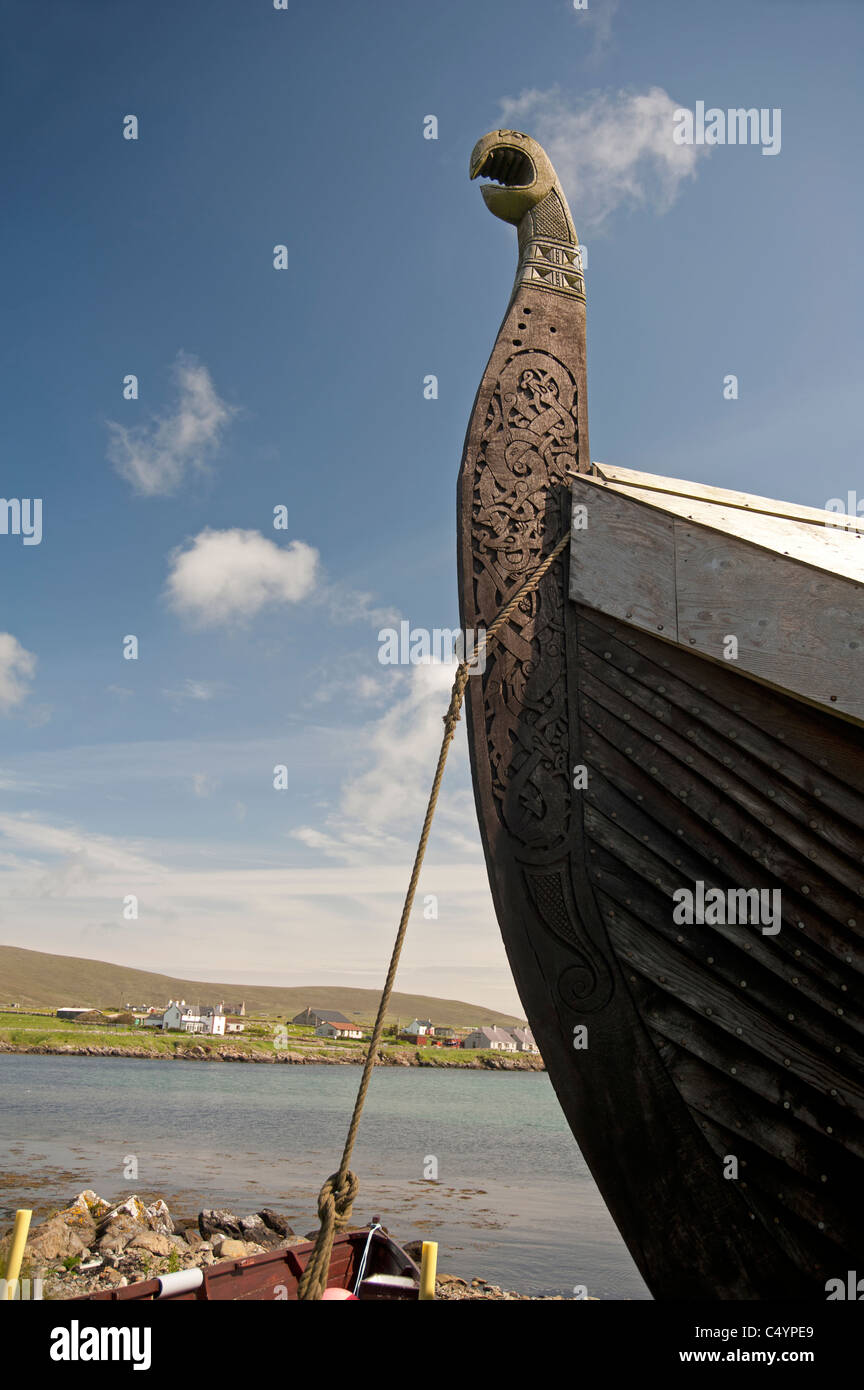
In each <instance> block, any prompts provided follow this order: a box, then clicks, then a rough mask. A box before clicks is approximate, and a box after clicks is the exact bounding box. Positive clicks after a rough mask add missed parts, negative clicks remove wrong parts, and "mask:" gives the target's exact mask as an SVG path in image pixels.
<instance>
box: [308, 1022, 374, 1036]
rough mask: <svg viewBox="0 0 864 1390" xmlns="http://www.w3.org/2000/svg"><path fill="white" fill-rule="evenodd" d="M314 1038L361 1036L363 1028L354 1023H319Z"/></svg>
mask: <svg viewBox="0 0 864 1390" xmlns="http://www.w3.org/2000/svg"><path fill="white" fill-rule="evenodd" d="M315 1036H316V1038H362V1036H363V1030H362V1028H358V1027H357V1024H356V1023H320V1024H319V1025H318V1027H317V1028H316V1029H315Z"/></svg>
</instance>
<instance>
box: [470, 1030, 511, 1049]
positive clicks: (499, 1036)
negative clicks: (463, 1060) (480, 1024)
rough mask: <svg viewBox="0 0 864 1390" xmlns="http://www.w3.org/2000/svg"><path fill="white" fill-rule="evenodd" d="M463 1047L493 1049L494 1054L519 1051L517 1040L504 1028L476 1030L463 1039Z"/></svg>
mask: <svg viewBox="0 0 864 1390" xmlns="http://www.w3.org/2000/svg"><path fill="white" fill-rule="evenodd" d="M462 1046H463V1047H483V1048H491V1049H492V1051H493V1052H516V1051H518V1048H517V1044H516V1040H515V1038H512V1037H511V1036H510V1034H509V1033H507V1032H505V1031H504V1029H503V1028H475V1029H474V1031H473V1032H472V1033H469V1034H468V1036H467V1037H465V1038H463V1039H462Z"/></svg>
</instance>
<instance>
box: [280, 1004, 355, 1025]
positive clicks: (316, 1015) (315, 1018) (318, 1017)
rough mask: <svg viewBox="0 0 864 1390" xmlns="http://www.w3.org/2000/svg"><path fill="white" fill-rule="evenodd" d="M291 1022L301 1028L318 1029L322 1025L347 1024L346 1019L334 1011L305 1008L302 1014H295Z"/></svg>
mask: <svg viewBox="0 0 864 1390" xmlns="http://www.w3.org/2000/svg"><path fill="white" fill-rule="evenodd" d="M291 1022H292V1023H296V1024H298V1025H300V1026H301V1027H302V1026H303V1025H305V1026H306V1027H307V1028H318V1027H319V1026H320V1025H321V1024H322V1023H347V1022H348V1019H347V1018H346V1017H345V1015H344V1014H340V1013H339V1012H338V1011H337V1010H336V1009H310V1008H306V1009H304V1010H303V1012H302V1014H297V1015H296V1017H295V1018H292V1020H291Z"/></svg>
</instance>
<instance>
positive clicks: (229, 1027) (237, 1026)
mask: <svg viewBox="0 0 864 1390" xmlns="http://www.w3.org/2000/svg"><path fill="white" fill-rule="evenodd" d="M245 1028H246V1024H245V1023H244V1022H243V1020H242V1018H240V1017H239V1016H238V1015H237V1014H226V1015H225V1032H226V1033H242V1032H244V1030H245Z"/></svg>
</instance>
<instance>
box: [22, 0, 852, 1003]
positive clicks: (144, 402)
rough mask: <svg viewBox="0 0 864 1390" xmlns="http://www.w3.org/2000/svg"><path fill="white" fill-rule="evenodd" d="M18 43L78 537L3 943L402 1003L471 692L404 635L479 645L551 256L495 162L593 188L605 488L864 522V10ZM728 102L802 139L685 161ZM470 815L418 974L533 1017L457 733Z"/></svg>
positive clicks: (239, 21)
mask: <svg viewBox="0 0 864 1390" xmlns="http://www.w3.org/2000/svg"><path fill="white" fill-rule="evenodd" d="M0 13H2V17H3V21H4V31H5V39H6V42H5V44H4V49H5V52H4V55H3V59H2V62H3V80H2V91H3V97H2V106H3V109H2V122H3V130H4V132H5V137H6V138H5V141H4V146H5V149H4V153H3V164H4V169H3V183H4V188H5V189H6V198H5V200H4V201H5V203H6V207H5V215H4V218H3V229H2V248H0V250H2V259H3V266H4V270H5V277H4V280H5V284H4V295H3V299H4V309H3V322H4V332H3V335H2V352H3V363H2V383H3V385H2V391H3V398H4V399H3V406H4V412H3V413H4V419H5V422H6V429H5V432H4V434H5V438H4V443H3V456H2V489H0V491H2V492H3V494H4V495H5V497H7V498H23V497H30V498H33V497H39V498H41V499H42V501H43V538H42V541H41V544H39V545H31V546H25V545H24V544H23V543H22V538H21V537H18V536H13V535H0V583H2V590H0V592H2V611H0V736H2V753H0V895H2V896H0V940H3V941H5V942H7V943H10V944H15V945H21V946H29V947H33V948H36V949H42V950H50V951H58V952H63V953H67V954H71V955H76V954H77V955H89V956H94V957H99V958H103V959H108V960H114V961H118V962H121V963H128V964H129V965H134V966H141V967H144V968H152V969H160V970H172V971H177V972H178V973H186V974H190V975H198V976H207V975H209V976H211V977H212V978H222V979H236V980H238V981H240V980H243V979H249V980H253V979H254V980H258V981H262V982H273V983H285V984H295V983H297V984H300V983H315V982H324V981H328V982H331V983H345V984H358V985H364V986H370V987H371V986H375V985H377V984H378V983H379V981H380V979H381V977H382V974H383V970H384V964H385V962H386V957H387V954H388V951H389V942H390V939H391V937H392V933H393V931H394V929H395V922H396V920H397V919H398V915H399V910H400V906H401V897H402V893H403V891H404V886H405V882H406V880H407V876H408V872H409V869H410V861H411V855H412V852H413V840H414V839H415V837H416V833H417V830H418V828H419V822H420V818H421V816H422V807H423V802H424V799H425V795H426V790H427V784H428V779H429V777H430V775H431V768H432V759H433V758H434V752H435V745H436V743H437V740H438V738H439V736H440V729H441V724H440V716H441V713H442V712H443V709H444V708H445V707H446V691H447V687H448V685H449V672H448V671H447V670H446V669H443V668H440V667H427V668H411V667H404V668H393V667H383V666H381V665H380V663H379V662H378V659H377V657H378V631H379V629H380V628H381V626H382V625H384V624H386V623H387V622H389V621H391V620H392V619H394V618H407V619H408V620H410V622H411V624H412V625H413V626H416V627H421V626H422V627H436V626H437V627H453V626H455V624H456V588H455V487H456V474H457V469H458V465H459V458H460V453H461V447H462V440H463V436H464V431H465V427H466V424H467V420H468V417H469V414H470V411H471V405H472V401H473V397H474V393H475V391H476V388H477V384H478V381H479V379H480V376H481V373H482V370H483V367H484V365H485V362H486V358H487V356H488V354H489V351H490V349H491V346H492V343H493V341H494V338H495V335H496V333H497V328H498V324H499V322H500V319H501V316H502V313H503V310H504V307H505V305H506V301H507V298H508V295H509V290H510V285H511V282H512V276H513V271H514V268H515V236H514V234H513V232H512V229H511V228H508V227H506V226H505V225H504V224H502V223H499V222H497V221H496V220H494V219H493V218H490V216H489V214H488V213H487V211H486V210H485V208H484V206H483V203H482V200H481V198H480V196H479V193H478V191H477V188H476V186H475V185H472V184H470V183H469V181H468V177H467V160H468V155H469V153H470V150H471V148H472V146H473V144H474V142H475V141H476V140H477V138H478V137H479V136H480V135H482V134H483V133H484V132H485V131H487V130H489V129H491V128H494V127H496V126H498V125H500V124H502V123H505V124H512V125H514V126H516V127H517V128H521V129H524V130H526V131H527V132H528V133H529V134H533V135H535V136H536V137H537V138H539V139H541V141H543V142H544V143H545V144H546V146H547V148H548V149H549V151H550V153H551V154H552V157H553V159H554V160H555V162H556V164H557V167H558V169H559V173H560V174H561V177H562V180H563V182H564V184H565V187H566V190H567V193H568V196H569V200H570V204H571V208H572V212H573V216H574V220H575V223H576V226H577V229H578V230H579V232H580V237H581V238H582V239H583V240H584V241H585V243H586V245H587V248H588V269H587V277H586V278H587V286H588V341H589V415H590V422H591V444H592V450H593V454H594V457H595V459H598V460H603V461H606V462H609V463H615V464H619V465H622V466H625V467H633V468H640V469H644V470H647V471H649V472H657V473H665V474H668V475H672V476H677V477H689V478H694V479H699V480H702V481H705V482H709V483H713V484H716V485H719V486H729V487H741V488H745V489H747V490H749V491H754V492H760V493H763V494H766V495H769V496H776V497H782V498H787V499H789V500H793V501H798V502H804V503H810V504H811V505H815V506H824V505H825V503H826V501H827V500H828V499H829V498H831V497H835V496H840V497H845V496H846V494H847V492H848V491H850V490H852V491H855V492H856V493H857V495H858V496H860V497H861V498H862V500H864V478H862V476H861V464H860V459H861V448H860V432H861V431H860V414H861V412H860V408H859V398H860V389H861V388H860V383H861V379H862V363H861V356H862V353H861V333H860V302H861V297H860V289H861V283H860V282H861V271H860V268H859V267H860V252H859V246H858V242H859V239H860V238H859V229H860V227H861V226H862V225H864V216H862V214H864V208H862V191H861V180H860V175H859V172H858V171H859V169H860V167H861V148H860V145H861V139H860V134H859V131H860V119H859V103H858V90H859V77H860V64H861V57H862V36H864V9H862V7H861V6H860V4H858V3H854V0H850V3H838V0H826V3H820V4H818V5H817V4H814V3H807V2H806V0H741V2H740V3H736V0H729V2H727V3H725V4H723V5H722V6H720V5H711V4H702V5H693V3H692V0H680V3H679V2H678V0H674V2H673V0H655V3H653V4H651V5H650V6H649V5H645V4H642V3H639V2H638V0H620V3H614V0H589V6H588V9H587V10H583V11H576V10H574V7H573V5H572V3H571V0H536V3H534V4H532V5H531V6H530V7H526V6H525V5H524V4H522V3H516V0H495V3H494V4H493V3H492V0H438V3H435V4H433V5H428V4H420V3H416V0H400V3H390V0H375V3H374V5H367V6H358V5H355V4H349V3H346V2H345V0H337V3H333V4H330V5H328V6H322V5H319V4H313V3H310V0H289V3H288V8H287V10H285V11H281V10H280V11H277V10H275V9H274V8H273V4H272V0H242V3H241V2H240V0H230V2H229V0H206V3H205V0H184V3H177V2H176V0H173V2H172V3H168V0H150V3H148V4H147V5H140V4H137V3H131V0H112V2H111V3H110V4H106V3H80V2H79V0H43V3H41V4H40V5H39V6H33V5H32V4H25V3H13V2H12V0H6V3H3V4H2V5H0ZM526 14H527V15H530V18H529V19H526ZM697 101H704V102H705V103H706V105H707V106H709V107H710V106H715V107H718V108H721V109H727V108H732V107H739V106H744V107H757V108H767V109H771V110H773V109H774V108H780V110H781V111H782V147H781V150H780V153H779V154H777V155H776V156H773V157H766V156H764V155H763V154H762V153H761V151H760V149H759V148H758V147H750V146H747V147H744V146H731V145H727V146H722V145H721V146H718V147H716V148H712V149H707V148H705V147H702V148H700V149H695V148H693V147H690V148H688V149H681V148H676V147H674V145H673V143H672V121H671V116H672V113H673V112H674V110H675V109H676V108H678V107H688V108H693V107H694V106H695V104H696V102H697ZM128 114H134V115H136V116H137V117H138V121H139V132H138V135H139V138H138V139H137V140H134V141H133V140H125V139H124V138H123V119H124V117H125V116H126V115H128ZM429 114H434V115H435V116H436V117H437V120H438V139H437V140H427V139H424V138H423V125H424V117H426V116H427V115H429ZM278 244H284V245H285V246H287V248H288V266H287V269H285V270H276V269H274V267H273V248H274V246H275V245H278ZM129 373H134V374H135V375H136V376H137V377H138V380H139V398H138V399H137V400H124V399H123V380H124V377H125V376H126V375H127V374H129ZM430 373H431V374H435V375H436V376H437V377H438V382H439V394H438V398H437V399H436V400H427V399H424V395H423V379H424V377H425V376H427V375H428V374H430ZM730 373H734V374H735V375H736V376H737V377H738V380H739V398H738V399H737V400H734V401H730V400H725V399H724V396H723V378H724V376H726V375H727V374H730ZM277 506H284V507H285V508H286V517H287V524H286V529H283V530H274V527H273V516H274V507H277ZM862 510H864V506H862ZM128 634H134V635H136V636H137V638H138V640H139V655H138V659H137V660H136V661H128V660H124V658H123V638H124V637H125V636H126V635H128ZM276 764H284V765H285V766H286V768H287V769H288V787H287V789H286V790H284V791H276V790H274V787H273V768H274V766H275V765H276ZM446 785H447V791H446V796H445V799H444V803H443V805H442V811H441V818H440V823H439V828H438V830H437V832H436V834H435V836H434V838H433V842H432V844H431V847H430V853H429V867H428V869H427V872H426V874H425V876H424V881H423V884H422V885H421V893H424V894H425V893H428V894H435V895H436V896H437V898H438V917H437V919H431V918H430V919H425V920H424V918H423V914H422V910H418V911H417V912H416V913H415V918H416V920H415V922H414V926H413V928H412V932H411V935H410V938H409V943H408V946H407V947H406V952H405V956H404V967H403V970H402V972H401V975H400V984H401V985H402V986H403V988H406V989H412V990H418V991H420V990H422V991H424V992H427V993H432V994H439V995H446V996H450V997H453V996H457V997H462V998H469V999H475V1000H477V1001H478V1002H484V1003H488V1004H497V1005H499V1006H500V1007H502V1008H512V1009H514V1010H518V1003H517V1000H516V995H515V991H514V989H513V986H512V982H511V980H510V975H509V970H508V968H507V964H506V959H505V957H504V952H503V948H502V947H501V945H500V941H499V938H498V933H497V928H496V926H495V922H494V917H493V914H492V909H491V904H490V900H489V896H488V890H487V888H486V883H485V874H484V870H483V867H482V859H481V854H480V849H479V841H478V836H477V831H476V826H475V822H474V815H473V808H472V803H471V798H470V790H469V785H468V778H467V754H466V750H465V746H464V741H463V738H462V736H461V734H460V739H459V740H458V741H457V744H456V746H455V749H454V753H453V758H452V765H451V766H450V768H449V769H448V774H447V784H446ZM130 894H134V895H135V896H136V897H137V898H138V900H139V916H138V918H137V920H124V918H123V914H122V904H123V900H124V898H125V897H127V896H128V895H130Z"/></svg>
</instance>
